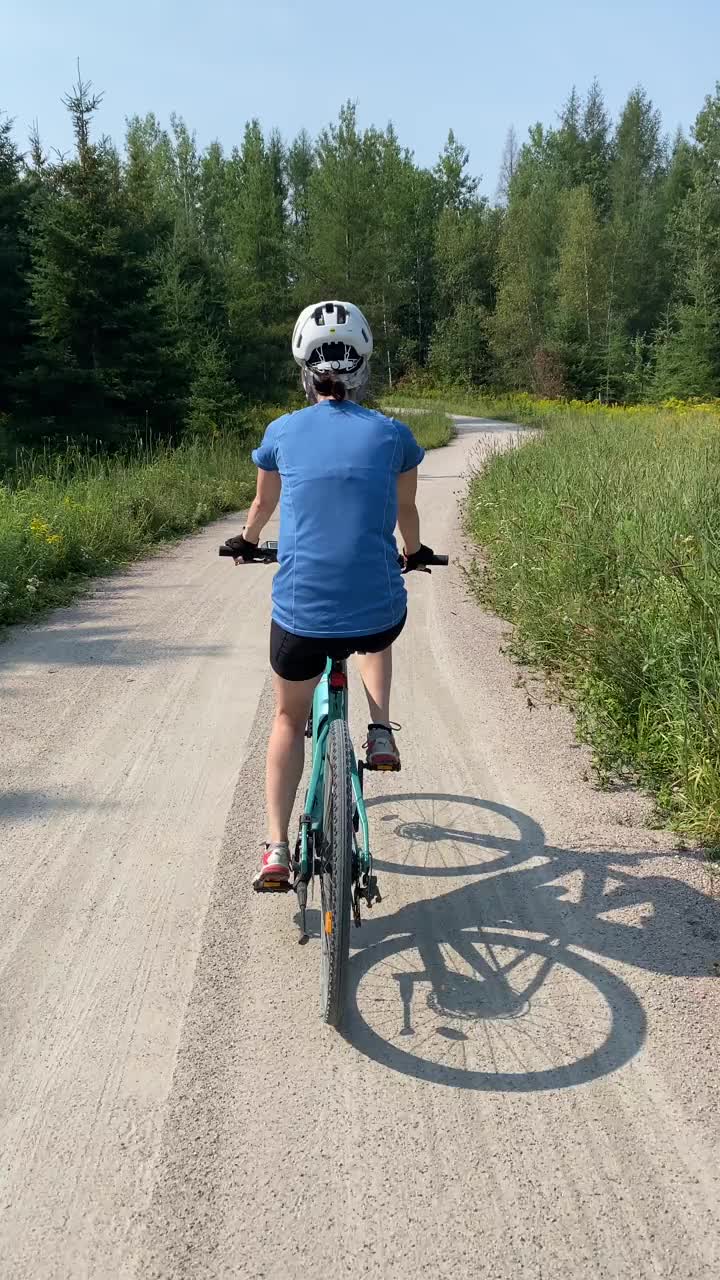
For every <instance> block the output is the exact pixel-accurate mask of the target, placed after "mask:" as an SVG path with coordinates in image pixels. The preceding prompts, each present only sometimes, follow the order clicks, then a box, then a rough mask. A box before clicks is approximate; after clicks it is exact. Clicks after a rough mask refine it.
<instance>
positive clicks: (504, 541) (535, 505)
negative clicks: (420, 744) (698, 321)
mask: <svg viewBox="0 0 720 1280" xmlns="http://www.w3.org/2000/svg"><path fill="white" fill-rule="evenodd" d="M518 407H519V406H518V405H516V406H515V412H516V413H517V410H518ZM525 416H527V417H532V416H533V415H532V413H531V414H528V415H525ZM542 420H543V422H544V425H545V426H546V427H547V428H548V429H547V430H546V431H545V432H544V433H543V435H542V437H539V438H538V439H536V440H534V441H530V442H527V443H525V444H524V445H523V447H522V448H521V449H517V450H513V451H511V452H509V453H505V454H502V455H498V456H495V457H493V458H492V459H491V460H490V462H489V465H488V466H487V467H486V469H485V470H484V471H483V472H482V473H480V474H478V475H477V476H476V477H475V478H474V480H473V482H472V485H471V491H470V497H469V502H468V507H467V519H468V522H469V525H470V528H471V530H472V532H473V534H474V535H475V536H476V538H477V539H478V541H479V542H480V543H481V544H482V545H483V546H484V547H486V548H487V549H488V554H489V558H490V567H489V570H488V571H487V573H486V574H485V575H484V578H483V579H482V583H481V590H482V593H483V594H484V596H485V597H486V598H487V599H488V600H489V601H491V602H492V605H493V607H494V608H495V609H497V610H498V611H499V612H500V613H501V614H502V615H503V616H504V617H507V618H509V619H510V620H511V621H512V622H513V623H514V624H515V626H516V633H515V637H516V641H515V642H516V645H517V650H518V652H519V653H520V654H521V655H522V656H523V657H524V658H525V659H527V660H530V661H531V662H534V663H540V664H542V665H543V666H544V667H546V668H548V669H550V670H551V671H554V672H555V673H557V675H558V676H559V678H560V680H561V681H562V682H564V684H565V686H566V688H568V689H569V690H571V691H572V694H573V699H574V700H577V701H578V703H579V706H580V710H581V723H582V726H583V730H584V732H585V734H586V736H587V737H588V738H589V739H590V741H592V743H593V744H594V747H595V750H596V756H597V760H598V763H599V765H600V767H601V769H602V770H603V771H605V772H611V771H612V770H614V769H618V768H620V769H630V770H631V771H632V773H633V774H635V775H636V776H637V777H639V778H640V779H641V780H642V781H643V782H644V783H645V784H647V785H648V786H650V787H651V788H652V789H653V790H654V791H655V792H656V793H657V795H658V797H659V799H660V801H661V803H662V805H663V806H664V808H665V809H666V810H667V811H668V812H670V813H671V814H672V815H674V817H675V819H676V821H677V822H679V823H681V824H682V825H684V826H685V827H686V828H690V829H691V830H693V831H694V832H695V833H696V834H698V835H700V836H702V837H704V838H708V839H710V840H712V841H713V842H717V841H718V840H719V839H720V723H719V722H718V716H717V706H718V689H719V688H720V631H718V621H717V607H716V606H717V591H718V581H719V578H720V548H719V547H718V540H717V512H718V509H720V431H719V430H718V428H719V427H720V415H718V414H717V412H715V413H712V412H701V411H700V410H698V411H697V412H695V413H693V412H692V411H690V412H686V413H683V414H677V413H673V412H672V411H667V410H666V411H656V412H652V411H651V410H649V409H645V410H638V411H637V412H629V413H628V412H625V411H623V410H615V411H611V412H606V413H603V412H602V411H601V410H597V409H596V410H595V411H593V410H592V409H591V408H590V407H588V411H587V412H582V411H581V410H579V409H575V410H572V409H563V408H562V407H561V406H556V407H555V409H554V410H553V409H551V408H547V409H545V410H543V416H542Z"/></svg>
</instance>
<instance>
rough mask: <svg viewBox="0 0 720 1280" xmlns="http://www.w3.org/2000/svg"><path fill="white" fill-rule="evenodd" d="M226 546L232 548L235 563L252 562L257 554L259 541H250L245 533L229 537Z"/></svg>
mask: <svg viewBox="0 0 720 1280" xmlns="http://www.w3.org/2000/svg"><path fill="white" fill-rule="evenodd" d="M225 546H226V547H229V548H230V550H231V552H232V557H233V560H234V561H235V564H252V562H253V560H254V559H255V557H256V555H257V549H258V543H257V542H249V541H248V539H247V538H246V537H245V535H244V533H239V534H238V535H237V537H236V538H228V540H227V542H226V543H225Z"/></svg>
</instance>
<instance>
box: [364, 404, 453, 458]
mask: <svg viewBox="0 0 720 1280" xmlns="http://www.w3.org/2000/svg"><path fill="white" fill-rule="evenodd" d="M404 403H405V402H404V400H403V407H404ZM408 407H409V408H410V409H411V410H412V413H411V414H410V415H408V426H410V427H412V431H413V435H414V436H415V439H416V440H417V442H418V444H420V445H422V447H423V449H440V448H442V446H443V445H446V444H449V443H450V441H451V440H452V438H453V435H454V426H453V421H452V418H451V417H450V416H449V415H450V412H451V411H450V410H449V409H446V408H445V407H444V406H443V407H442V408H437V407H433V408H430V409H426V408H425V407H423V406H418V407H417V408H415V407H414V406H412V405H409V406H408ZM381 412H382V413H387V414H389V415H390V416H391V417H394V418H400V419H401V420H402V417H403V410H402V408H396V407H388V406H385V405H384V406H383V407H382V410H381Z"/></svg>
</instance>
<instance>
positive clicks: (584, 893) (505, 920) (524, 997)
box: [344, 794, 720, 1091]
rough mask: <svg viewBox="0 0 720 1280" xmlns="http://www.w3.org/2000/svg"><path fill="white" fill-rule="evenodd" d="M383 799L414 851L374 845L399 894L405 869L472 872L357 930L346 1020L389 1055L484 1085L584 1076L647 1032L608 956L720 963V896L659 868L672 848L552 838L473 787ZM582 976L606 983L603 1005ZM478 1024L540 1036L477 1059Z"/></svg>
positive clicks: (357, 1037) (393, 828)
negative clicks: (450, 816)
mask: <svg viewBox="0 0 720 1280" xmlns="http://www.w3.org/2000/svg"><path fill="white" fill-rule="evenodd" d="M430 802H432V806H433V813H434V810H435V806H436V805H438V806H440V805H445V806H446V807H447V806H448V805H452V806H453V807H454V809H455V810H459V814H456V816H455V819H454V821H453V824H452V826H444V825H443V824H442V822H441V821H435V820H433V819H432V818H430V817H429V816H428V814H429V808H430ZM368 804H369V807H371V808H372V809H373V810H374V813H373V826H374V830H375V833H376V841H377V842H378V844H381V843H382V834H381V833H382V826H381V823H382V822H383V820H384V822H385V825H386V831H387V832H388V834H389V835H390V836H391V837H393V838H394V840H395V846H396V848H397V847H399V846H400V845H402V848H403V851H404V853H405V860H404V862H402V863H399V862H397V861H394V862H390V861H385V860H383V859H382V858H376V859H375V865H376V869H377V871H378V873H379V875H380V881H381V886H382V887H383V888H384V891H385V894H386V899H387V900H389V899H390V898H391V896H392V878H393V874H398V873H399V874H404V875H406V876H410V877H415V876H418V877H419V876H430V877H433V878H434V879H439V880H441V881H445V880H447V881H449V882H450V883H452V882H453V880H455V879H457V878H462V879H463V880H464V881H465V882H464V883H463V884H462V885H461V886H460V887H458V888H456V889H452V890H451V891H450V892H447V893H444V894H441V895H439V896H437V895H435V896H432V897H429V898H426V899H423V900H421V901H418V902H414V903H411V904H408V905H407V906H404V907H401V908H400V909H399V910H398V911H396V912H395V913H393V914H391V915H382V916H375V917H373V916H370V917H369V918H368V916H367V914H366V915H365V917H364V920H363V927H362V930H361V931H358V932H355V931H353V935H352V944H353V947H354V948H356V950H354V952H353V957H352V960H351V965H350V1000H349V1005H350V1011H349V1015H348V1018H347V1020H346V1024H345V1027H344V1033H345V1035H346V1037H347V1038H348V1039H349V1040H350V1041H351V1042H352V1043H353V1044H354V1045H355V1046H356V1047H357V1048H359V1049H361V1050H363V1051H364V1052H366V1053H368V1054H369V1055H370V1056H372V1057H374V1058H376V1059H377V1060H379V1061H382V1062H383V1063H385V1064H386V1065H387V1066H389V1067H393V1068H395V1069H397V1070H400V1071H404V1072H406V1073H408V1074H411V1075H415V1076H419V1077H420V1078H423V1079H427V1080H432V1081H434V1082H438V1083H440V1082H442V1083H451V1084H453V1085H456V1086H462V1087H471V1088H488V1089H508V1090H523V1091H524V1090H530V1089H544V1088H558V1087H563V1086H568V1085H575V1084H580V1083H583V1082H585V1081H587V1080H589V1079H592V1078H594V1077H597V1076H599V1075H602V1074H606V1073H607V1072H609V1071H613V1070H615V1069H617V1068H618V1067H620V1066H621V1065H622V1064H623V1063H624V1062H626V1061H628V1060H629V1058H631V1057H632V1056H633V1055H634V1054H635V1053H637V1051H638V1049H639V1048H640V1047H641V1045H642V1043H643V1040H644V1038H645V1034H646V1018H645V1013H644V1010H643V1007H642V1003H641V1001H640V999H639V997H638V996H637V994H636V993H635V992H634V991H633V990H632V989H631V987H630V986H629V985H628V983H627V981H626V980H625V981H623V980H622V979H621V978H620V977H619V976H618V975H617V974H616V973H615V972H614V971H613V970H612V969H608V968H607V967H606V966H604V965H603V964H602V963H599V958H608V959H612V960H613V961H617V962H620V963H621V964H623V965H632V966H635V967H637V968H641V969H645V970H650V971H653V972H657V973H664V974H672V975H674V976H678V977H695V976H701V975H703V976H707V975H709V974H710V975H712V974H713V973H717V967H716V966H717V963H718V961H720V904H718V902H717V901H715V900H714V899H712V898H710V897H709V896H707V895H706V894H703V893H701V892H699V891H698V890H696V889H693V888H692V887H690V886H688V885H687V884H686V883H684V882H682V881H678V880H675V879H673V878H671V877H668V876H663V875H658V874H653V873H652V864H653V863H654V862H656V861H657V860H658V859H659V858H661V857H666V856H667V855H666V854H663V853H658V852H653V853H639V854H638V853H631V854H629V853H621V852H611V851H602V852H580V851H577V850H573V849H559V848H553V847H548V846H546V845H545V844H544V839H543V833H542V830H541V829H540V828H539V826H538V825H537V824H536V823H535V822H534V821H533V820H532V819H530V818H529V817H528V816H527V815H525V814H522V813H519V812H518V811H517V810H513V809H510V808H507V807H505V806H500V805H495V804H492V803H490V802H487V801H481V800H478V799H476V798H474V797H467V796H442V795H437V794H436V795H432V796H430V795H423V794H416V795H405V796H403V795H394V796H384V797H378V798H377V799H375V798H373V799H371V800H370V801H369V802H368ZM413 805H414V807H415V809H416V810H419V812H418V814H417V815H414V814H413V812H411V807H412V806H413ZM398 809H399V810H401V812H398ZM423 809H425V810H426V811H427V812H426V813H425V814H423V812H422V810H423ZM484 815H485V823H483V816H484ZM489 816H492V819H493V822H492V825H493V826H494V827H495V828H497V827H498V825H500V826H501V827H502V826H503V824H505V825H507V824H511V825H512V826H513V827H514V828H515V831H516V833H517V834H512V835H510V834H508V835H507V836H505V835H504V834H501V835H497V834H494V833H493V832H492V831H490V830H483V829H482V828H483V825H485V826H488V825H489V824H488V823H487V817H489ZM378 819H380V822H378ZM389 843H390V841H389ZM448 849H452V853H453V857H448V856H447V851H448ZM415 853H416V855H417V856H414V854H415ZM646 868H647V871H648V872H649V873H646ZM469 876H471V877H472V880H471V882H470V883H467V879H468V877H469ZM498 956H500V957H501V959H500V960H499V959H498ZM409 957H412V959H411V960H410V961H409V967H408V960H409ZM403 961H404V963H403ZM558 973H562V975H563V980H562V981H558ZM519 974H522V975H523V976H522V982H518V981H517V980H516V979H517V976H518V975H519ZM583 981H584V982H586V983H588V982H589V983H590V984H591V985H592V988H593V989H594V1001H595V1005H596V1006H597V1008H595V1009H592V1006H593V999H590V1001H589V1003H588V1000H587V990H588V989H587V988H586V989H585V991H586V994H585V995H583V991H582V984H583ZM546 986H547V990H546V991H544V988H546ZM559 1005H560V1006H565V1007H564V1008H563V1009H562V1010H561V1016H562V1018H563V1019H564V1021H563V1022H562V1023H559V1024H558V1025H559V1026H560V1025H562V1026H563V1027H564V1028H565V1030H567V1029H568V1028H569V1030H570V1031H571V1032H572V1034H573V1035H574V1036H575V1037H576V1039H577V1045H578V1051H577V1054H576V1056H575V1058H574V1059H573V1060H572V1061H569V1060H564V1058H563V1054H562V1052H561V1051H560V1050H559V1049H555V1048H553V1044H552V1043H551V1042H552V1041H553V1037H554V1040H555V1043H557V1041H558V1031H557V1029H556V1028H553V1029H552V1034H551V1028H550V1024H551V1022H552V1016H553V1014H555V1013H556V1012H557V1006H559ZM393 1010H394V1011H395V1013H394V1015H393ZM558 1016H560V1015H558ZM418 1017H419V1023H418ZM593 1019H594V1021H595V1023H596V1024H597V1026H598V1028H601V1029H602V1034H601V1033H600V1031H598V1033H597V1041H598V1042H597V1044H590V1043H585V1042H584V1032H585V1031H586V1030H587V1028H586V1026H585V1025H584V1024H585V1023H587V1024H588V1026H589V1024H590V1022H591V1021H592V1020H593ZM542 1020H544V1022H543V1021H542ZM511 1023H514V1024H515V1025H514V1026H512V1027H511V1026H510V1025H509V1024H511ZM478 1028H482V1031H483V1035H484V1037H485V1038H486V1039H488V1040H489V1041H492V1039H493V1037H495V1038H497V1037H498V1036H500V1034H501V1033H502V1036H503V1037H504V1041H505V1047H506V1049H507V1050H508V1052H509V1049H510V1045H509V1037H510V1036H511V1035H514V1036H515V1038H516V1039H517V1038H518V1037H523V1043H524V1045H525V1047H526V1048H527V1046H528V1044H529V1040H530V1038H531V1037H534V1044H533V1054H526V1055H525V1065H524V1068H523V1064H522V1063H521V1062H518V1064H517V1065H518V1066H519V1067H520V1069H512V1070H505V1069H504V1068H503V1066H502V1065H500V1066H497V1063H496V1064H495V1065H496V1066H497V1069H492V1068H490V1069H479V1068H478V1067H477V1065H476V1064H475V1065H473V1055H472V1053H468V1052H467V1051H468V1049H472V1048H473V1036H474V1035H476V1034H478ZM544 1037H547V1042H546V1043H545V1042H544ZM585 1039H587V1036H586V1037H585ZM518 1043H520V1040H518ZM513 1052H514V1053H516V1054H517V1050H516V1048H515V1047H514V1045H513ZM553 1053H555V1054H556V1056H557V1057H558V1061H557V1063H556V1064H555V1065H553V1063H552V1057H553ZM543 1055H544V1058H545V1062H544V1063H540V1062H539V1058H540V1057H541V1056H543ZM495 1056H496V1055H495V1050H494V1049H493V1057H495ZM520 1056H522V1055H520ZM561 1059H563V1060H561ZM528 1064H529V1065H528Z"/></svg>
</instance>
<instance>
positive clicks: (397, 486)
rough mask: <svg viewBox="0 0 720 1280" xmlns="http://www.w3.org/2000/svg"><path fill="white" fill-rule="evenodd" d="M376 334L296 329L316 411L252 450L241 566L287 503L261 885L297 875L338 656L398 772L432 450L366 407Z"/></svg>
mask: <svg viewBox="0 0 720 1280" xmlns="http://www.w3.org/2000/svg"><path fill="white" fill-rule="evenodd" d="M372 349H373V340H372V333H371V331H370V326H369V324H368V322H367V320H366V319H365V317H364V315H363V314H362V312H361V311H360V310H359V308H358V307H355V306H353V305H352V304H351V303H349V302H319V303H317V304H315V305H313V306H310V307H306V308H305V310H304V311H303V312H302V314H301V315H300V317H299V318H298V321H297V323H296V325H295V330H294V333H293V338H292V352H293V356H294V357H295V360H296V361H297V363H298V364H299V366H300V369H301V371H302V381H303V386H304V388H305V393H306V395H307V398H308V400H309V402H310V403H309V405H308V406H307V407H306V408H305V409H301V410H298V411H297V412H296V413H288V414H284V415H283V417H281V418H278V419H276V421H275V422H271V423H270V426H269V427H268V428H267V431H266V432H265V436H264V439H263V441H262V444H261V445H260V447H259V448H258V449H255V450H254V452H253V455H252V456H253V461H254V462H255V464H256V466H257V467H258V478H257V492H256V495H255V499H254V501H253V503H252V506H251V508H250V511H249V513H248V519H247V524H246V525H245V528H244V530H243V533H242V535H241V536H240V537H239V538H235V539H232V540H231V542H230V545H231V546H232V549H233V553H234V556H235V563H236V564H244V563H247V562H250V561H252V559H253V556H254V554H255V552H256V550H257V546H258V542H259V539H260V534H261V532H262V530H263V527H264V526H265V525H266V524H267V522H268V520H269V519H270V517H271V516H272V514H273V512H274V511H275V508H276V506H277V504H278V501H279V502H280V540H279V548H278V564H279V566H280V567H279V569H278V572H277V574H276V575H275V579H274V582H273V593H272V594H273V611H272V627H271V632H270V664H271V666H272V670H273V683H274V689H275V719H274V721H273V726H272V731H271V734H270V741H269V744H268V754H267V771H266V788H267V810H268V841H267V843H266V845H265V848H264V852H263V856H262V864H261V867H260V871H259V872H258V875H257V877H256V883H257V882H258V881H262V880H263V879H264V878H265V877H268V876H271V877H272V879H273V880H278V879H281V878H288V879H289V877H290V850H289V844H288V827H289V823H290V818H291V814H292V808H293V804H294V802H295V794H296V792H297V788H298V786H299V783H300V778H301V776H302V770H303V755H304V735H305V726H306V723H307V718H308V715H309V712H310V706H311V703H312V697H313V692H314V690H315V686H316V685H317V683H318V680H319V679H320V676H321V674H322V672H323V670H324V668H325V663H326V661H327V658H328V657H335V658H347V657H349V656H350V654H351V653H355V654H357V661H358V667H359V670H360V676H361V678H362V682H363V685H364V686H365V692H366V694H367V700H368V707H369V709H370V724H369V725H368V739H367V761H368V764H369V765H370V767H371V768H380V769H382V768H385V769H398V768H399V767H400V756H399V754H398V749H397V746H396V743H395V739H394V737H393V733H392V730H391V727H390V685H391V681H392V645H393V643H394V641H395V640H397V638H398V636H399V635H400V632H401V631H402V629H403V627H404V625H405V619H406V615H407V603H406V591H405V583H404V581H403V576H402V574H403V570H402V569H401V566H400V564H399V563H398V553H397V547H396V544H395V537H394V532H395V525H396V523H397V524H398V525H399V528H400V533H401V536H402V539H403V543H404V571H405V572H407V571H408V570H410V569H415V568H418V567H419V566H420V565H422V564H424V563H425V560H426V558H427V557H429V556H431V555H432V552H431V550H430V548H428V547H424V546H423V545H422V544H421V542H420V525H419V518H418V512H417V507H416V505H415V494H416V489H417V469H418V465H419V464H420V462H421V461H422V458H423V456H424V450H423V449H421V447H420V445H419V444H418V443H417V441H416V440H415V437H414V436H413V434H412V432H411V431H410V429H409V427H407V426H405V424H404V423H402V422H398V421H396V419H394V418H386V417H385V416H384V415H383V414H381V413H376V412H374V411H373V410H372V409H367V408H363V407H362V406H361V405H360V404H359V403H358V402H359V400H360V399H361V397H362V395H363V393H364V391H365V389H366V387H367V384H368V377H369V368H368V365H369V360H370V356H371V354H372Z"/></svg>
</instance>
